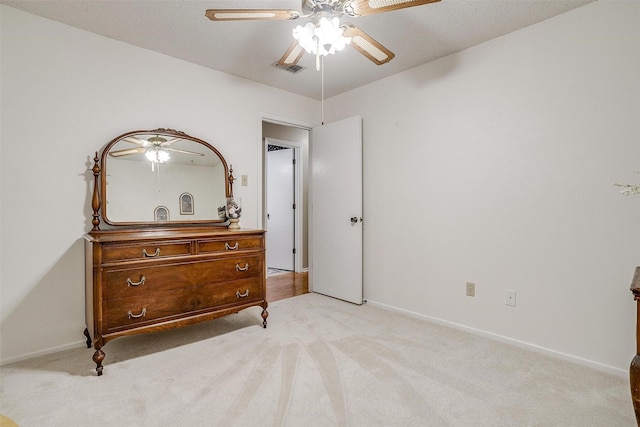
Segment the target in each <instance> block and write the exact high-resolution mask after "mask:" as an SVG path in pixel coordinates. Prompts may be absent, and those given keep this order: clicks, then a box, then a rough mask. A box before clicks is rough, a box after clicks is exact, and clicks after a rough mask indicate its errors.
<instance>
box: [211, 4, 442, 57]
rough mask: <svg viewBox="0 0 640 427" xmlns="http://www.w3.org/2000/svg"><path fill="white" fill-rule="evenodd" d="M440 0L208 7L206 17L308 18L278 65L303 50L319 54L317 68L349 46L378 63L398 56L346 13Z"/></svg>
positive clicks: (299, 54) (232, 19) (227, 19)
mask: <svg viewBox="0 0 640 427" xmlns="http://www.w3.org/2000/svg"><path fill="white" fill-rule="evenodd" d="M438 1H440V0H302V6H301V11H300V12H298V11H295V10H288V9H208V10H207V11H206V13H205V16H206V17H207V18H209V19H210V20H212V21H242V20H294V19H299V18H309V22H308V23H307V24H306V25H304V26H301V25H298V26H297V27H296V28H295V29H294V30H293V37H294V41H293V43H292V44H291V46H289V49H287V51H286V52H285V54H284V55H283V56H282V57H281V58H280V60H279V61H278V63H277V65H279V66H284V67H290V66H293V65H296V64H297V63H298V61H299V60H300V58H301V57H302V55H303V54H304V52H305V51H306V52H308V53H313V54H315V55H316V68H318V67H319V58H320V56H326V55H328V54H333V53H335V52H336V51H338V50H341V49H342V48H344V47H345V46H346V45H349V44H350V45H351V46H352V47H353V48H355V49H356V50H357V51H358V52H360V53H361V54H362V55H364V56H365V57H366V58H367V59H369V60H370V61H372V62H373V63H375V64H376V65H382V64H386V63H387V62H389V61H391V60H392V59H393V57H394V56H395V55H394V54H393V52H391V51H390V50H389V49H387V48H386V47H384V46H383V45H382V44H380V43H379V42H378V41H376V40H375V39H373V38H372V37H371V36H369V35H368V34H367V33H365V32H364V31H362V30H361V29H359V28H358V27H356V26H354V25H353V24H349V23H346V24H342V25H340V24H339V18H340V17H342V16H343V15H346V16H350V17H352V18H356V17H359V16H367V15H372V14H375V13H382V12H389V11H392V10H397V9H404V8H408V7H413V6H420V5H423V4H428V3H435V2H438Z"/></svg>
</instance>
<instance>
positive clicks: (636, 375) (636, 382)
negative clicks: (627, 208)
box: [629, 267, 640, 426]
mask: <svg viewBox="0 0 640 427" xmlns="http://www.w3.org/2000/svg"><path fill="white" fill-rule="evenodd" d="M631 292H632V293H633V299H634V301H635V302H636V355H635V356H633V359H632V360H631V366H630V367H629V384H630V386H631V400H632V402H633V410H634V411H635V414H636V423H637V424H638V425H639V426H640V267H636V271H635V273H634V275H633V280H632V281H631Z"/></svg>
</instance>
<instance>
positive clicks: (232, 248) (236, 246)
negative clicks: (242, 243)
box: [224, 242, 239, 251]
mask: <svg viewBox="0 0 640 427" xmlns="http://www.w3.org/2000/svg"><path fill="white" fill-rule="evenodd" d="M224 247H225V249H226V250H228V251H235V250H236V249H238V247H239V246H238V242H236V244H235V245H233V246H229V244H228V243H225V244H224Z"/></svg>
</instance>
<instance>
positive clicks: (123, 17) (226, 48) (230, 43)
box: [0, 0, 594, 99]
mask: <svg viewBox="0 0 640 427" xmlns="http://www.w3.org/2000/svg"><path fill="white" fill-rule="evenodd" d="M592 1H594V0H442V1H441V2H439V3H433V4H427V5H423V6H416V7H411V8H407V9H403V10H396V11H392V12H387V13H380V14H376V15H370V16H365V17H359V18H348V17H343V18H342V19H341V22H351V23H353V24H354V25H356V26H357V27H359V28H361V29H362V30H363V31H365V32H366V33H368V34H369V35H370V36H372V37H373V38H375V39H376V40H378V41H379V42H380V43H382V44H383V45H384V46H386V47H387V48H389V49H390V50H391V51H393V52H394V53H395V55H396V56H395V58H394V59H393V60H392V61H391V62H389V63H388V64H385V65H380V66H378V65H375V64H374V63H372V62H370V61H369V60H368V59H366V58H365V57H364V56H362V55H361V54H359V53H358V52H357V51H356V50H355V49H353V48H350V47H347V48H346V49H345V50H344V51H341V52H338V53H337V54H336V55H330V56H328V57H327V58H325V61H324V97H325V98H329V97H331V96H334V95H338V94H340V93H343V92H345V91H348V90H350V89H353V88H356V87H358V86H362V85H365V84H367V83H370V82H373V81H376V80H379V79H382V78H384V77H387V76H390V75H392V74H396V73H398V72H401V71H403V70H406V69H409V68H412V67H415V66H417V65H420V64H424V63H426V62H429V61H432V60H434V59H437V58H440V57H443V56H446V55H449V54H451V53H453V52H457V51H460V50H462V49H465V48H467V47H470V46H474V45H477V44H479V43H482V42H484V41H487V40H490V39H493V38H496V37H499V36H502V35H504V34H507V33H509V32H512V31H515V30H518V29H520V28H523V27H526V26H529V25H532V24H535V23H537V22H540V21H543V20H545V19H548V18H550V17H552V16H554V15H558V14H560V13H563V12H566V11H568V10H571V9H574V8H576V7H580V6H583V5H585V4H587V3H590V2H592ZM0 4H5V5H8V6H11V7H14V8H16V9H20V10H23V11H25V12H29V13H32V14H35V15H39V16H42V17H45V18H49V19H52V20H54V21H58V22H61V23H64V24H68V25H71V26H73V27H77V28H81V29H84V30H87V31H91V32H94V33H97V34H101V35H103V36H106V37H109V38H112V39H115V40H120V41H123V42H126V43H129V44H131V45H134V46H139V47H142V48H145V49H150V50H153V51H156V52H160V53H163V54H166V55H169V56H172V57H175V58H180V59H183V60H185V61H189V62H192V63H195V64H199V65H202V66H204V67H208V68H212V69H215V70H220V71H223V72H225V73H229V74H234V75H237V76H240V77H244V78H247V79H250V80H254V81H257V82H261V83H264V84H266V85H269V86H273V87H277V88H281V89H284V90H287V91H290V92H294V93H298V94H300V95H304V96H307V97H310V98H315V99H320V98H321V96H322V91H321V74H320V73H319V72H317V71H316V70H315V57H314V56H313V55H308V54H305V56H304V57H303V58H302V59H301V60H300V62H299V63H298V65H302V66H304V67H306V69H305V70H303V71H300V72H298V73H297V74H292V73H290V72H288V71H284V70H281V69H277V68H275V67H273V66H272V65H273V64H274V63H275V62H276V61H277V60H278V59H279V58H280V57H281V56H282V55H283V54H284V52H285V50H286V49H287V48H288V47H289V45H290V44H291V42H292V40H293V39H292V35H291V30H292V29H293V28H294V27H295V26H296V25H298V24H299V23H300V22H304V21H303V20H301V19H300V20H293V21H235V22H212V21H210V20H209V19H207V18H206V17H205V16H204V13H205V11H206V10H207V9H210V8H216V9H218V8H229V9H232V8H256V9H258V8H276V9H293V10H300V5H301V1H300V0H209V1H202V0H178V1H175V0H169V1H167V0H162V1H161V0H71V1H70V0H0Z"/></svg>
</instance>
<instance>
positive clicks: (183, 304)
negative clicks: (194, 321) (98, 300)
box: [103, 289, 194, 331]
mask: <svg viewBox="0 0 640 427" xmlns="http://www.w3.org/2000/svg"><path fill="white" fill-rule="evenodd" d="M193 301H194V300H193V289H174V290H171V291H164V292H153V293H149V294H147V295H142V296H137V297H131V298H122V299H116V300H109V301H105V302H104V303H103V307H104V312H103V314H104V320H103V322H104V324H105V326H106V329H107V331H114V330H121V329H126V328H128V327H136V326H140V325H143V324H145V323H153V321H156V320H158V319H162V318H167V317H172V316H178V315H181V314H184V313H187V312H190V311H193V308H194V305H193Z"/></svg>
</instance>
